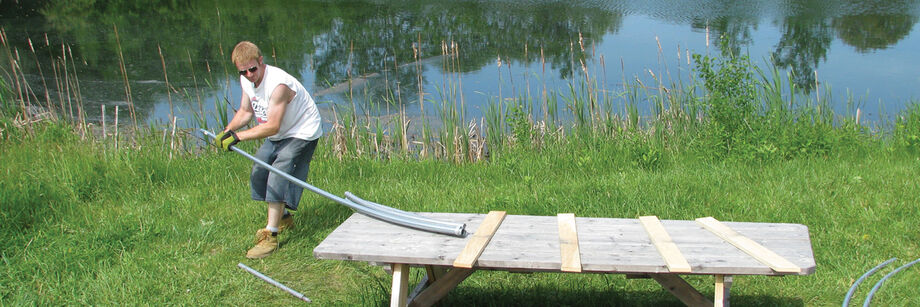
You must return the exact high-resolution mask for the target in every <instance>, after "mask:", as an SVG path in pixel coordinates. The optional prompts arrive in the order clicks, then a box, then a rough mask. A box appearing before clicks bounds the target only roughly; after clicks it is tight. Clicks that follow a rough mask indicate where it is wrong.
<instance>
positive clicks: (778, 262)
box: [696, 217, 802, 273]
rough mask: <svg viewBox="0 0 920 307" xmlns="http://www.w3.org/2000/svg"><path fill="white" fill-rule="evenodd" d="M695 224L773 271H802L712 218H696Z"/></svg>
mask: <svg viewBox="0 0 920 307" xmlns="http://www.w3.org/2000/svg"><path fill="white" fill-rule="evenodd" d="M696 222H697V223H699V224H700V225H702V226H703V228H706V230H709V231H711V232H712V233H713V234H715V235H717V236H719V237H720V238H722V239H723V240H725V241H727V242H728V243H731V245H734V246H735V247H737V248H738V249H740V250H742V251H744V252H745V253H747V254H748V255H751V257H754V258H755V259H757V260H758V261H760V262H763V263H764V264H766V265H769V266H770V268H772V269H773V270H774V271H777V272H783V273H798V272H801V271H802V269H801V268H799V267H798V266H796V265H795V264H794V263H792V262H789V260H786V259H785V258H783V256H780V255H778V254H776V253H774V252H773V251H771V250H770V249H768V248H766V247H764V246H763V245H760V244H757V242H754V241H753V240H751V239H750V238H748V237H745V236H744V235H741V234H739V233H737V232H736V231H735V230H733V229H731V227H729V226H727V225H725V224H723V223H722V222H719V221H718V220H716V219H714V218H712V217H705V218H698V219H696Z"/></svg>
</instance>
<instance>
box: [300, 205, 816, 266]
mask: <svg viewBox="0 0 920 307" xmlns="http://www.w3.org/2000/svg"><path fill="white" fill-rule="evenodd" d="M420 214H421V215H424V216H429V217H432V218H435V219H439V220H443V221H452V222H462V223H466V224H467V227H466V229H478V228H479V223H480V222H481V221H482V219H483V218H484V217H485V215H484V214H468V213H420ZM575 221H576V224H577V227H578V243H579V250H580V254H581V265H582V270H583V271H585V272H608V273H668V272H669V271H668V268H667V265H666V264H665V261H664V259H662V257H661V255H660V254H659V252H658V251H657V249H656V248H655V247H654V245H652V242H651V240H650V239H649V236H648V234H647V232H646V231H645V229H644V228H643V227H642V225H641V224H640V223H639V221H638V220H636V219H620V218H582V217H576V218H575ZM661 223H662V225H663V227H664V228H665V230H666V231H667V232H668V233H669V234H670V235H671V240H672V242H673V243H674V244H675V245H677V246H678V248H679V249H680V251H681V253H682V254H683V255H684V257H685V258H686V260H687V262H688V263H689V264H690V266H691V268H692V273H690V274H724V275H750V274H757V275H787V274H789V273H782V272H776V271H774V270H772V269H771V268H770V267H769V266H767V265H765V264H763V263H761V262H760V261H757V260H756V259H754V258H753V257H751V256H750V255H748V254H746V253H744V252H743V251H741V250H739V249H738V248H736V247H734V246H732V245H731V244H729V243H727V242H725V241H724V240H722V239H721V238H719V237H718V236H716V235H715V234H713V233H711V232H709V231H707V230H706V229H704V228H703V227H702V226H700V225H698V224H697V223H696V222H695V221H678V220H661ZM724 224H725V225H726V226H729V227H731V228H732V229H734V230H735V231H736V232H738V233H739V234H741V235H744V236H746V237H748V238H750V239H752V240H753V241H755V242H757V243H758V244H760V245H763V246H764V247H766V248H768V249H770V250H771V251H773V252H774V253H776V254H777V255H780V256H782V257H783V258H785V259H787V260H789V261H791V262H792V263H794V264H795V265H797V266H798V267H800V268H801V269H802V271H801V272H799V273H797V274H799V275H806V274H811V273H813V272H814V269H815V262H814V256H813V254H812V248H811V241H810V239H809V234H808V228H807V227H806V226H804V225H800V224H780V223H749V222H724ZM471 237H472V236H471V235H470V234H467V235H466V237H464V238H458V237H453V236H447V235H440V234H435V233H430V232H425V231H420V230H414V229H410V228H405V227H401V226H397V225H393V224H390V223H386V222H383V221H378V220H375V219H373V218H370V217H367V216H364V215H362V214H358V213H355V214H353V215H352V216H351V217H349V218H348V219H347V220H346V221H345V222H343V223H342V224H341V225H339V227H338V228H337V229H336V230H334V231H333V232H332V233H331V234H329V236H327V237H326V239H325V240H323V242H322V243H320V244H319V245H318V246H317V247H316V248H315V249H314V250H313V254H314V256H315V257H317V258H320V259H340V260H356V261H375V262H389V263H406V264H414V265H440V266H451V265H452V264H453V262H454V260H455V257H457V255H459V254H460V252H461V251H462V250H463V249H464V247H465V246H466V244H467V241H469V240H470V238H471ZM559 251H560V244H559V230H558V224H557V218H556V217H554V216H529V215H508V216H506V217H505V220H504V221H503V222H502V224H501V227H499V228H498V230H497V231H496V232H495V234H494V236H493V237H492V240H491V241H490V242H489V244H488V246H487V247H486V249H485V250H484V251H483V252H482V254H481V255H480V257H479V260H478V262H477V263H476V266H475V268H477V269H498V270H523V271H556V272H559V271H561V266H562V261H561V257H560V253H559Z"/></svg>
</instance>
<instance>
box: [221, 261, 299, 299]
mask: <svg viewBox="0 0 920 307" xmlns="http://www.w3.org/2000/svg"><path fill="white" fill-rule="evenodd" d="M236 266H238V267H240V268H241V269H243V270H246V272H249V273H250V274H252V275H255V276H256V277H258V278H259V279H262V280H264V281H265V282H267V283H269V284H271V285H272V286H275V287H278V288H281V290H284V291H286V292H287V293H290V294H291V295H293V296H294V297H296V298H299V299H302V300H304V301H305V302H307V303H312V302H313V301H311V300H310V298H309V297H306V296H305V295H303V294H300V292H297V291H294V289H291V288H288V287H287V286H285V285H283V284H281V283H280V282H277V281H275V280H274V279H271V277H268V276H265V275H264V274H262V273H259V271H256V270H253V269H252V268H250V267H248V266H246V265H245V264H243V263H242V262H241V263H238V264H237V265H236Z"/></svg>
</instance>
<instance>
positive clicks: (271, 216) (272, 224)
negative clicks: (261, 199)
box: [266, 202, 284, 232]
mask: <svg viewBox="0 0 920 307" xmlns="http://www.w3.org/2000/svg"><path fill="white" fill-rule="evenodd" d="M282 215H284V203H279V202H269V203H268V224H267V227H266V228H268V229H270V230H271V229H278V224H279V223H280V222H281V216H282ZM275 232H278V231H277V230H276V231H275Z"/></svg>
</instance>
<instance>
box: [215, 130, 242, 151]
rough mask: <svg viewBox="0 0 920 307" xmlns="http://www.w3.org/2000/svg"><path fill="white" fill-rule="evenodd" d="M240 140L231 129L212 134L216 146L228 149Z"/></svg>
mask: <svg viewBox="0 0 920 307" xmlns="http://www.w3.org/2000/svg"><path fill="white" fill-rule="evenodd" d="M239 142H240V138H239V137H237V136H236V133H235V132H233V130H227V132H221V133H219V134H217V135H216V136H214V143H215V145H217V147H220V148H223V149H226V150H227V151H230V146H233V145H236V143H239Z"/></svg>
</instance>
